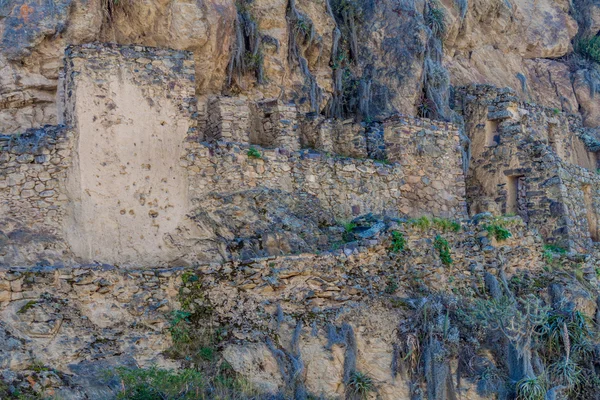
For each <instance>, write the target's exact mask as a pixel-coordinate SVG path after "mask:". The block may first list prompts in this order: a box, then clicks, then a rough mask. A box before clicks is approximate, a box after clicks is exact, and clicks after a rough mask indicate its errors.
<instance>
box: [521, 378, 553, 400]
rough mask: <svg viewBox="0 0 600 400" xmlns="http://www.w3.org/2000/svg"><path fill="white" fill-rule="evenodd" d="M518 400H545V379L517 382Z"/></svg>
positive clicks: (525, 379) (526, 379) (527, 379)
mask: <svg viewBox="0 0 600 400" xmlns="http://www.w3.org/2000/svg"><path fill="white" fill-rule="evenodd" d="M516 389H517V400H544V398H545V397H546V385H545V382H544V379H542V378H539V377H536V378H524V379H521V380H520V381H519V382H517V387H516Z"/></svg>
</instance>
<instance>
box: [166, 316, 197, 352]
mask: <svg viewBox="0 0 600 400" xmlns="http://www.w3.org/2000/svg"><path fill="white" fill-rule="evenodd" d="M190 315H192V314H191V313H189V312H187V311H183V310H175V311H173V312H172V314H171V321H170V327H169V332H170V333H171V338H172V339H173V342H174V343H177V344H179V343H189V342H190V341H191V340H192V338H191V333H190V323H189V322H190V321H189V318H190Z"/></svg>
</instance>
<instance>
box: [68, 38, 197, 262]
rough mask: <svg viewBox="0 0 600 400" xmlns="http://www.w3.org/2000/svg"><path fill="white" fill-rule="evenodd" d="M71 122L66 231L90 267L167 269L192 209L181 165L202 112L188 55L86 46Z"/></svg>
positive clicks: (74, 77)
mask: <svg viewBox="0 0 600 400" xmlns="http://www.w3.org/2000/svg"><path fill="white" fill-rule="evenodd" d="M65 85H66V90H65V93H66V95H67V97H66V102H65V103H66V116H65V121H66V123H67V124H68V125H69V126H71V127H72V129H73V130H75V131H76V132H77V134H76V140H75V143H74V147H73V154H74V157H73V164H72V166H71V168H70V170H69V172H68V181H67V195H68V197H69V200H70V202H69V204H68V208H67V210H68V219H67V220H66V221H65V226H64V231H65V234H66V237H67V241H68V243H69V245H70V247H71V249H72V251H73V253H74V255H75V256H76V258H77V259H80V260H82V261H84V262H89V261H92V260H102V262H109V263H115V264H122V263H124V264H127V263H131V262H135V261H136V260H139V259H143V260H145V262H147V263H160V262H165V261H167V260H170V259H172V258H176V257H177V256H176V255H175V254H173V252H172V249H169V248H167V247H165V246H164V245H163V243H164V237H165V235H168V234H169V233H170V232H172V231H174V230H175V229H176V228H177V226H178V224H179V223H180V221H181V220H182V219H183V218H184V217H185V214H186V213H187V211H188V196H187V176H186V170H185V169H184V168H182V167H181V166H180V165H179V159H180V157H181V155H182V153H183V148H184V142H185V140H186V138H187V135H188V131H189V130H190V128H192V127H193V124H194V123H193V119H192V115H193V113H194V112H195V97H194V62H193V58H192V54H191V53H189V52H182V51H173V50H165V49H153V48H146V47H141V46H108V45H95V44H92V45H84V46H78V47H70V48H68V49H67V51H66V82H65Z"/></svg>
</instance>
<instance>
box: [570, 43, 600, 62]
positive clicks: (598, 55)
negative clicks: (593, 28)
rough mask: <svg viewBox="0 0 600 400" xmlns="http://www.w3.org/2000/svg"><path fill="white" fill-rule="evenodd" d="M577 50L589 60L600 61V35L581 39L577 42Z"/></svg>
mask: <svg viewBox="0 0 600 400" xmlns="http://www.w3.org/2000/svg"><path fill="white" fill-rule="evenodd" d="M575 51H577V52H578V53H579V54H581V55H582V56H584V57H585V58H587V59H588V60H591V61H594V62H596V63H600V36H593V37H590V38H581V39H579V41H578V42H577V43H575Z"/></svg>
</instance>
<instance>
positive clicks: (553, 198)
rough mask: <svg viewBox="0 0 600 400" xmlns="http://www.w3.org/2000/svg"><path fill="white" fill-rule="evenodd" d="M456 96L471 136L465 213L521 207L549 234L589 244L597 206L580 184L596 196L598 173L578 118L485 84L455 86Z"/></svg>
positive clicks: (554, 239)
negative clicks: (521, 99)
mask: <svg viewBox="0 0 600 400" xmlns="http://www.w3.org/2000/svg"><path fill="white" fill-rule="evenodd" d="M458 98H459V99H460V100H459V101H458V102H457V104H458V106H459V107H458V108H459V110H461V111H462V113H463V115H464V116H465V122H466V130H467V133H468V135H469V137H470V139H471V141H472V160H471V168H470V171H469V173H468V175H467V187H468V193H467V200H468V202H469V206H470V213H471V214H472V215H473V214H476V213H479V212H482V211H490V212H493V213H495V214H506V213H520V214H521V216H522V217H523V219H524V220H526V221H528V223H529V225H530V226H531V227H533V228H536V229H538V230H539V232H540V233H541V234H542V235H543V237H544V238H545V239H546V240H547V241H549V242H551V243H556V244H558V245H560V246H564V247H567V248H572V249H574V250H577V251H587V250H589V248H590V245H591V237H592V235H591V234H590V232H591V231H592V230H593V229H590V226H593V225H595V223H594V221H596V220H597V215H598V213H600V208H598V207H597V205H596V203H595V201H591V202H590V201H585V198H584V195H583V190H584V189H585V188H588V189H586V190H588V191H589V192H590V193H592V195H591V198H592V199H593V198H595V196H594V193H596V192H597V190H598V183H600V179H599V177H598V175H597V173H596V168H595V167H596V166H595V159H596V155H595V153H594V152H593V151H591V150H590V146H589V145H588V144H586V143H584V141H582V139H581V137H580V136H581V132H582V129H583V128H581V120H580V119H579V118H575V117H574V116H569V115H566V114H564V113H562V112H560V111H558V110H556V109H549V108H545V107H540V106H537V105H534V104H530V103H520V102H518V101H517V99H516V97H515V96H514V93H512V92H511V91H510V90H507V89H497V88H494V87H491V86H484V85H473V86H469V87H465V88H461V89H460V90H459V95H458ZM490 138H493V139H491V140H490ZM513 192H514V193H513ZM515 202H516V204H517V206H515V205H514V204H511V203H515ZM586 204H587V207H586ZM588 216H589V217H588ZM593 235H596V234H595V233H594V234H593ZM586 249H587V250H586Z"/></svg>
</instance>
